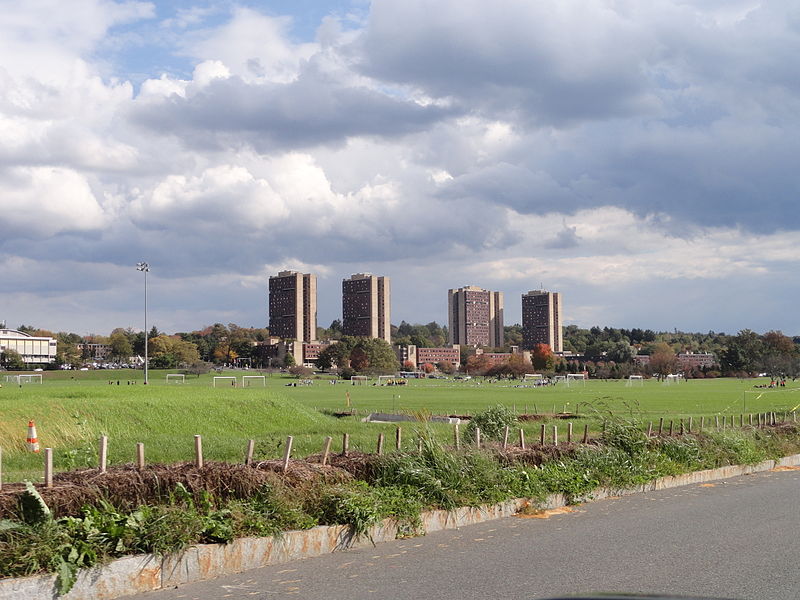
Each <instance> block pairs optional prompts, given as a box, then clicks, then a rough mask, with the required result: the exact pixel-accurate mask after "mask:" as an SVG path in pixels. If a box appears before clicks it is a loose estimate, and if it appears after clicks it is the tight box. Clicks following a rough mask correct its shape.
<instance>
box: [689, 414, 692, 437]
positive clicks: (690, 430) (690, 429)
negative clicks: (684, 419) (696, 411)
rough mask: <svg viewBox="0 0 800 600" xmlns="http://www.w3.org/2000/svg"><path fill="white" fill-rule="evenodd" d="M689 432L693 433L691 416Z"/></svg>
mask: <svg viewBox="0 0 800 600" xmlns="http://www.w3.org/2000/svg"><path fill="white" fill-rule="evenodd" d="M688 432H689V433H692V417H689V429H688Z"/></svg>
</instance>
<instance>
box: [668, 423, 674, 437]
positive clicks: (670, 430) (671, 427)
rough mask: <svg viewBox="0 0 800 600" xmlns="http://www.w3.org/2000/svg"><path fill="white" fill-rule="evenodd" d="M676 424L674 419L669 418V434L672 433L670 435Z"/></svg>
mask: <svg viewBox="0 0 800 600" xmlns="http://www.w3.org/2000/svg"><path fill="white" fill-rule="evenodd" d="M674 425H675V421H673V420H672V419H670V420H669V435H670V437H672V432H673V426H674Z"/></svg>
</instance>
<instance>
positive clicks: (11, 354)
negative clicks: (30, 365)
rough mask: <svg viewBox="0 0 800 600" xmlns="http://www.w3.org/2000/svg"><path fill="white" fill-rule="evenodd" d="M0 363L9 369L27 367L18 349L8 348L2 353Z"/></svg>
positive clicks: (20, 369)
mask: <svg viewBox="0 0 800 600" xmlns="http://www.w3.org/2000/svg"><path fill="white" fill-rule="evenodd" d="M0 364H2V365H3V367H5V368H6V369H7V370H9V371H22V370H23V369H25V361H24V360H22V356H21V355H20V353H19V352H17V351H16V350H12V349H11V348H8V349H6V350H3V352H2V353H0Z"/></svg>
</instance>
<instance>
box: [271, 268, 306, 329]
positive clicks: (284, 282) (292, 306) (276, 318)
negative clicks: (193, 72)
mask: <svg viewBox="0 0 800 600" xmlns="http://www.w3.org/2000/svg"><path fill="white" fill-rule="evenodd" d="M269 331H270V333H271V334H272V335H276V336H278V337H280V338H283V339H285V340H288V339H292V340H297V341H300V342H313V341H315V340H316V339H317V276H316V275H312V274H310V273H305V274H303V273H298V272H297V271H281V272H280V273H278V274H277V275H275V276H273V277H270V278H269Z"/></svg>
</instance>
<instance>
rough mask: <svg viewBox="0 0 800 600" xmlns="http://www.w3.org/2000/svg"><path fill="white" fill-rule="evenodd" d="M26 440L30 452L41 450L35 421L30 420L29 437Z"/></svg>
mask: <svg viewBox="0 0 800 600" xmlns="http://www.w3.org/2000/svg"><path fill="white" fill-rule="evenodd" d="M25 441H26V442H27V444H28V452H38V451H39V438H37V437H36V424H35V423H34V422H33V421H28V439H27V440H25Z"/></svg>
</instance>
